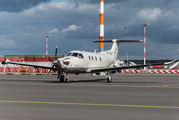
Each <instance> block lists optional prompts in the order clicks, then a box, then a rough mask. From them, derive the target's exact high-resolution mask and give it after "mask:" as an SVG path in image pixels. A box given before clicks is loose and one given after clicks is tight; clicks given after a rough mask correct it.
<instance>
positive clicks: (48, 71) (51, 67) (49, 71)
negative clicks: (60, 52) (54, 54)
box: [47, 65, 55, 75]
mask: <svg viewBox="0 0 179 120" xmlns="http://www.w3.org/2000/svg"><path fill="white" fill-rule="evenodd" d="M54 66H55V65H53V66H52V67H51V68H50V70H49V71H48V73H47V75H49V73H50V72H51V70H52V69H53V67H54Z"/></svg>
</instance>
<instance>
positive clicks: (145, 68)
mask: <svg viewBox="0 0 179 120" xmlns="http://www.w3.org/2000/svg"><path fill="white" fill-rule="evenodd" d="M141 25H142V26H144V65H145V64H146V26H149V25H150V24H146V23H144V24H141ZM144 70H147V67H144Z"/></svg>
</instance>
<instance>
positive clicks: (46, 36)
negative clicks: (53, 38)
mask: <svg viewBox="0 0 179 120" xmlns="http://www.w3.org/2000/svg"><path fill="white" fill-rule="evenodd" d="M44 37H45V38H46V55H48V37H50V35H47V34H46V35H44Z"/></svg>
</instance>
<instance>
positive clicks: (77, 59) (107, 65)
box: [2, 39, 171, 82]
mask: <svg viewBox="0 0 179 120" xmlns="http://www.w3.org/2000/svg"><path fill="white" fill-rule="evenodd" d="M93 42H95V43H99V42H104V43H113V45H112V47H111V50H107V51H103V52H98V53H96V52H84V51H70V52H69V53H68V55H67V56H65V57H63V58H59V59H57V47H56V48H55V60H54V61H53V62H52V66H51V67H49V66H40V65H33V64H23V63H19V62H10V61H9V60H6V61H2V64H15V65H22V66H30V67H34V68H45V69H49V72H48V74H49V73H50V71H51V70H53V71H58V77H57V79H59V80H60V82H69V77H68V74H76V75H78V74H80V73H96V75H100V72H105V74H106V80H107V82H111V81H112V78H111V71H115V70H121V69H128V68H139V67H145V66H153V65H166V64H170V63H171V62H167V63H156V64H147V65H135V66H123V67H113V65H114V63H115V62H116V58H117V54H118V46H119V43H128V42H143V41H142V40H117V39H113V40H106V41H93Z"/></svg>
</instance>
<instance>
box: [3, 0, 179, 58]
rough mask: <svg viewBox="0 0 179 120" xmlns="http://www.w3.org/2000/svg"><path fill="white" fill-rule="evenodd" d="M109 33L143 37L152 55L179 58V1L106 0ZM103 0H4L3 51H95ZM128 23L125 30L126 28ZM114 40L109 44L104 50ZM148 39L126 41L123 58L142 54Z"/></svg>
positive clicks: (115, 36) (118, 36)
mask: <svg viewBox="0 0 179 120" xmlns="http://www.w3.org/2000/svg"><path fill="white" fill-rule="evenodd" d="M104 2H105V6H104V7H105V10H104V12H105V15H104V24H105V27H104V32H105V33H104V34H105V35H104V38H105V39H107V40H109V39H126V40H133V39H134V40H135V39H141V40H143V36H144V30H143V27H142V26H141V24H143V23H144V22H145V23H149V24H150V26H148V27H147V34H146V36H147V45H146V47H147V48H146V49H147V53H146V54H147V59H150V60H151V59H179V1H178V0H104ZM99 7H100V0H0V55H1V56H3V55H19V54H21V55H24V54H27V55H32V54H33V55H34V54H38V55H45V50H46V49H45V43H46V42H45V38H44V37H43V36H44V35H46V34H48V35H51V37H50V38H49V54H51V55H53V54H54V51H55V46H58V54H64V55H66V54H67V53H68V52H69V51H71V50H84V51H90V52H93V51H94V50H95V49H97V51H98V50H99V44H98V43H93V40H98V37H99V14H98V10H99ZM125 27H126V29H125ZM110 48H111V44H105V48H104V49H105V50H107V49H110ZM143 51H144V50H143V43H123V44H122V43H121V44H120V46H119V53H118V58H119V59H121V58H122V57H125V58H126V52H129V59H143Z"/></svg>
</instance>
